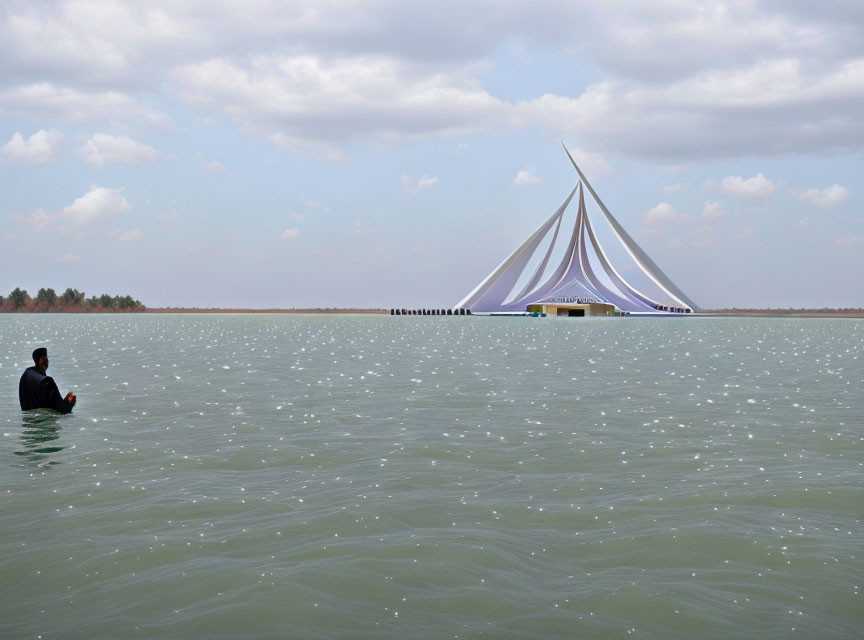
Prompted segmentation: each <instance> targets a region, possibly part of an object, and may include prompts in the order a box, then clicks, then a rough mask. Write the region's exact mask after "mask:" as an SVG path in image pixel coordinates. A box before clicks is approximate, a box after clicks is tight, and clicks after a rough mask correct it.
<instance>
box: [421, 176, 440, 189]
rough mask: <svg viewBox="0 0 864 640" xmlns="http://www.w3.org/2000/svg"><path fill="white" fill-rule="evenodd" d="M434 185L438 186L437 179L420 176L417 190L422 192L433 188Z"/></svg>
mask: <svg viewBox="0 0 864 640" xmlns="http://www.w3.org/2000/svg"><path fill="white" fill-rule="evenodd" d="M436 184H438V178H436V177H433V176H426V175H424V176H420V179H419V180H418V181H417V189H418V190H419V191H422V190H423V189H429V188H430V187H434V186H435V185H436Z"/></svg>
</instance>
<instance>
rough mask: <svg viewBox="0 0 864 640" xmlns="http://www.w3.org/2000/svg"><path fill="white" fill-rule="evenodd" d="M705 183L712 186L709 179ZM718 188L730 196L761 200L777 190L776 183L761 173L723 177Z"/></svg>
mask: <svg viewBox="0 0 864 640" xmlns="http://www.w3.org/2000/svg"><path fill="white" fill-rule="evenodd" d="M706 184H707V185H708V186H714V185H713V183H711V182H710V181H709V182H708V183H706ZM720 189H721V190H722V191H723V192H724V193H726V194H728V195H730V196H735V197H736V198H741V199H743V200H763V199H765V198H768V197H770V196H771V195H772V194H773V193H774V192H775V191H776V190H777V184H776V183H775V182H774V181H772V180H770V179H769V178H766V177H765V176H764V175H762V173H758V174H757V175H755V176H753V177H752V178H742V177H740V176H729V177H728V178H723V180H722V181H721V182H720Z"/></svg>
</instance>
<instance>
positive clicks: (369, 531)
mask: <svg viewBox="0 0 864 640" xmlns="http://www.w3.org/2000/svg"><path fill="white" fill-rule="evenodd" d="M0 344H2V345H3V351H2V354H0V382H2V384H0V388H2V389H3V391H2V394H0V409H2V412H0V415H2V424H0V427H2V432H3V436H4V437H3V438H0V481H2V485H0V491H2V493H0V505H2V509H0V563H2V564H0V637H3V638H38V637H41V638H45V639H49V638H106V639H107V638H112V639H113V638H118V637H123V638H226V639H227V638H232V639H233V638H250V639H251V638H255V639H258V638H340V637H351V638H406V637H409V638H448V637H450V638H544V639H547V638H627V637H635V638H640V637H641V638H658V639H660V638H693V637H701V638H733V637H758V638H787V637H791V636H796V635H797V636H800V637H807V638H853V637H860V633H861V629H862V625H864V597H862V595H861V587H862V586H864V558H862V534H864V528H862V515H864V514H862V512H864V497H862V490H861V478H862V472H864V429H862V424H864V393H862V383H864V322H862V321H856V320H798V319H708V318H680V319H674V318H669V319H655V320H648V319H635V318H620V319H605V318H603V319H589V318H586V319H578V320H576V319H573V320H570V319H551V318H547V319H530V318H513V319H507V318H470V317H469V318H452V317H451V318H446V317H410V318H391V317H389V316H388V317H381V316H376V317H367V316H291V315H267V316H259V315H255V316H240V315H224V316H200V315H192V316H180V315H75V316H70V315H37V316H33V315H28V316H25V315H5V316H0ZM40 345H47V346H48V348H49V354H50V357H51V369H50V373H51V374H52V375H54V377H55V379H56V380H57V381H58V383H59V386H60V389H61V392H62V393H64V394H65V393H66V391H67V390H74V391H75V392H76V393H77V394H78V396H79V403H78V406H77V407H76V410H75V412H74V414H72V415H69V416H49V415H38V414H37V415H35V416H33V415H31V416H27V417H23V418H22V415H21V413H20V412H19V410H18V406H17V397H16V385H17V382H18V378H19V376H20V374H21V372H22V371H23V369H24V368H25V367H26V366H28V365H29V362H28V359H29V354H30V352H31V351H32V349H33V348H35V347H36V346H40Z"/></svg>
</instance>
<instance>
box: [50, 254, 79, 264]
mask: <svg viewBox="0 0 864 640" xmlns="http://www.w3.org/2000/svg"><path fill="white" fill-rule="evenodd" d="M79 260H81V256H78V255H76V254H74V253H67V254H65V255H62V256H57V257H56V258H54V261H55V262H58V263H60V264H75V263H76V262H78V261H79Z"/></svg>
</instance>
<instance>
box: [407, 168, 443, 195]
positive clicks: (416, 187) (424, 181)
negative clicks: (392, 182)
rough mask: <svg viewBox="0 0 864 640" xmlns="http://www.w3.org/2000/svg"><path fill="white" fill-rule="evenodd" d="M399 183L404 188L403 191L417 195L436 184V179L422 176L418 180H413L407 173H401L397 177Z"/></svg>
mask: <svg viewBox="0 0 864 640" xmlns="http://www.w3.org/2000/svg"><path fill="white" fill-rule="evenodd" d="M399 182H401V183H402V186H403V187H405V190H406V191H407V192H408V193H417V192H419V191H423V190H424V189H430V188H432V187H434V186H435V185H436V184H438V178H436V177H433V176H427V175H423V176H421V177H420V178H419V179H418V180H416V181H415V180H414V178H412V177H411V176H409V175H408V174H407V173H403V174H402V175H400V176H399Z"/></svg>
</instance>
